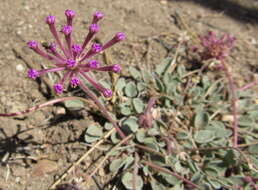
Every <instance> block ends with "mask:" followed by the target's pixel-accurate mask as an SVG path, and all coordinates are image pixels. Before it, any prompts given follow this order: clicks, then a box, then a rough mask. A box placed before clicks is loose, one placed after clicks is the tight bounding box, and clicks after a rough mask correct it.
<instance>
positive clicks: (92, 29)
mask: <svg viewBox="0 0 258 190" xmlns="http://www.w3.org/2000/svg"><path fill="white" fill-rule="evenodd" d="M89 31H90V33H92V34H95V33H97V32H98V31H99V26H98V25H97V24H91V25H90V27H89Z"/></svg>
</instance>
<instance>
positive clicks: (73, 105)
mask: <svg viewBox="0 0 258 190" xmlns="http://www.w3.org/2000/svg"><path fill="white" fill-rule="evenodd" d="M64 105H65V107H66V108H67V109H69V110H80V109H82V108H83V107H84V104H83V102H82V101H80V100H67V101H65V102H64Z"/></svg>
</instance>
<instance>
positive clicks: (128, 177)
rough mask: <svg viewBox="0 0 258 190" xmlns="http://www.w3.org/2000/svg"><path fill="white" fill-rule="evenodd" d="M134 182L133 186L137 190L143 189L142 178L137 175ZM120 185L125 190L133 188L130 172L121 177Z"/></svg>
mask: <svg viewBox="0 0 258 190" xmlns="http://www.w3.org/2000/svg"><path fill="white" fill-rule="evenodd" d="M135 178H136V180H135V185H136V189H137V190H141V189H142V187H143V180H142V178H141V177H140V176H139V175H137V176H136V177H135ZM122 183H123V185H124V186H125V187H126V188H127V189H132V188H133V174H132V173H130V172H127V173H125V174H124V175H123V177H122Z"/></svg>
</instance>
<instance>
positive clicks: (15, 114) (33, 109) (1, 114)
mask: <svg viewBox="0 0 258 190" xmlns="http://www.w3.org/2000/svg"><path fill="white" fill-rule="evenodd" d="M74 99H79V100H82V98H78V97H73V96H72V97H63V98H57V99H54V100H50V101H48V102H45V103H43V104H39V105H36V106H33V107H31V108H29V109H27V110H24V111H19V112H14V113H0V116H2V117H13V116H18V115H23V114H26V113H30V112H32V111H36V110H38V109H41V108H43V107H46V106H49V105H52V104H55V103H58V102H64V101H67V100H74Z"/></svg>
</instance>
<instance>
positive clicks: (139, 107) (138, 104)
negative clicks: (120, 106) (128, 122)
mask: <svg viewBox="0 0 258 190" xmlns="http://www.w3.org/2000/svg"><path fill="white" fill-rule="evenodd" d="M133 107H134V109H135V111H136V113H142V112H143V111H144V107H145V106H144V103H143V102H142V100H141V99H140V98H134V99H133Z"/></svg>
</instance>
